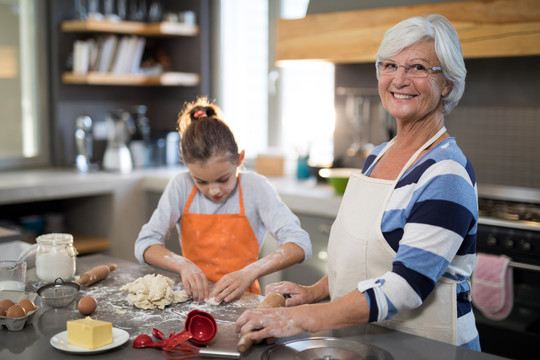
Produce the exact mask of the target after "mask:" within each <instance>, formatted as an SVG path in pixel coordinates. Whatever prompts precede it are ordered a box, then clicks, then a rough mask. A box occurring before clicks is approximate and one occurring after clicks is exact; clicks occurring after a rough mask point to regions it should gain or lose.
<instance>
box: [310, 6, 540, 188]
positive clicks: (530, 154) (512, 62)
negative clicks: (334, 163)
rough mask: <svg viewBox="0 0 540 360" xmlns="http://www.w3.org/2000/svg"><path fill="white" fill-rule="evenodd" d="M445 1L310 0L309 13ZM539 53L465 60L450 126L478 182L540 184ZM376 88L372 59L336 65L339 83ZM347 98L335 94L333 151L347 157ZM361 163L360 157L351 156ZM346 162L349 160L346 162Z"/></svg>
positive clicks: (450, 116) (448, 119)
mask: <svg viewBox="0 0 540 360" xmlns="http://www.w3.org/2000/svg"><path fill="white" fill-rule="evenodd" d="M434 2H444V1H442V0H438V1H418V0H417V1H414V0H381V1H378V2H376V3H375V2H366V1H362V2H358V1H347V0H337V1H334V2H326V1H323V0H311V1H310V5H309V8H308V13H323V12H331V11H346V10H354V9H366V8H373V7H386V6H402V5H414V4H421V3H434ZM539 63H540V57H538V56H530V57H508V58H490V59H466V66H467V71H468V73H467V83H466V89H465V94H464V96H463V98H462V100H461V102H460V104H459V105H458V106H457V107H456V108H455V109H454V110H453V112H452V113H451V114H449V115H448V116H447V118H446V126H447V128H448V131H449V132H450V134H451V135H452V136H455V137H456V139H457V142H458V145H459V146H460V147H461V148H462V150H463V151H464V152H465V154H466V155H467V157H468V158H469V159H470V160H471V162H472V163H473V166H474V168H475V171H476V175H477V179H478V182H479V183H480V184H482V183H485V184H496V185H506V186H519V187H528V188H540V161H539V158H538V155H537V154H539V153H540V142H539V141H538V139H537V138H538V135H539V134H540V92H539V91H538V90H537V86H538V84H539V83H540V70H539V69H538V66H537V64H539ZM338 87H350V88H373V89H375V88H376V87H377V79H376V77H375V68H374V65H373V64H372V63H371V64H350V65H338V66H336V88H338ZM344 107H345V104H344V99H343V98H342V97H339V96H336V116H337V118H336V129H335V134H334V141H335V146H334V155H335V157H336V158H337V159H343V158H346V156H345V151H346V149H347V147H348V146H349V145H350V144H351V141H352V136H351V134H352V132H351V127H350V124H349V123H348V122H347V121H346V119H345V116H344V111H345V109H344ZM349 163H350V164H354V166H360V165H358V164H361V163H362V161H353V160H351V159H349ZM345 165H347V164H345Z"/></svg>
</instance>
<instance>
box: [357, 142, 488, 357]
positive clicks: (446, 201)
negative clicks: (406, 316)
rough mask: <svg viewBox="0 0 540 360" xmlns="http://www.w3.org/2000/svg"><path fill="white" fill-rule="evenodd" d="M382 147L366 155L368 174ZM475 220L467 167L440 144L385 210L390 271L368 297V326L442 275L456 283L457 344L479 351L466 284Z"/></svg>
mask: <svg viewBox="0 0 540 360" xmlns="http://www.w3.org/2000/svg"><path fill="white" fill-rule="evenodd" d="M385 145H386V144H382V145H379V146H377V147H376V148H375V149H374V150H373V152H372V153H371V154H370V155H369V156H368V158H367V159H366V162H365V164H364V168H363V169H362V172H363V173H364V174H365V175H368V176H369V172H371V169H369V168H370V166H371V164H372V163H373V161H374V160H375V158H376V157H377V155H378V154H379V153H380V152H381V151H382V149H383V148H384V146H385ZM368 169H369V172H368V173H366V171H367V170H368ZM477 222H478V194H477V188H476V179H475V175H474V171H473V168H472V165H471V163H470V162H469V161H468V160H467V158H466V157H465V155H464V154H463V153H462V151H461V150H460V149H459V147H458V146H457V144H456V141H455V139H454V138H448V139H445V140H444V141H442V142H441V143H439V144H437V146H435V147H434V148H433V149H431V150H430V151H429V152H428V153H427V154H426V155H425V156H423V157H422V158H421V159H420V160H419V161H418V162H417V163H416V164H414V165H413V166H412V167H411V168H410V169H408V170H407V171H406V172H405V173H404V174H403V176H402V177H401V179H399V181H398V183H397V185H396V188H395V189H394V191H393V193H392V196H391V198H390V200H389V202H388V204H387V206H386V210H385V212H384V215H383V219H382V223H381V230H382V233H383V235H384V238H385V239H386V241H387V242H388V244H389V245H390V246H391V247H392V249H394V250H395V251H396V253H397V254H396V257H395V259H394V261H393V263H392V271H391V272H389V273H387V274H385V275H383V276H382V277H381V280H382V281H381V282H382V283H383V285H381V286H380V287H376V288H372V289H370V290H369V291H366V292H365V294H366V297H367V299H368V302H369V304H370V319H369V321H370V322H380V321H383V320H386V319H390V318H392V317H393V316H394V315H396V313H398V312H399V311H400V310H402V309H414V308H417V307H419V306H420V305H422V303H423V301H424V300H425V299H426V297H427V296H428V295H429V294H430V293H431V292H432V291H433V289H434V288H435V285H436V283H437V281H438V279H439V278H440V277H441V276H444V277H447V278H450V279H454V280H457V281H459V283H458V285H457V336H458V337H457V345H459V346H463V347H467V348H471V349H475V350H480V343H479V338H478V331H477V329H476V325H475V319H474V314H473V312H472V306H471V302H470V299H469V291H470V288H469V284H468V283H467V280H468V279H469V278H470V277H471V273H472V271H473V269H474V264H475V256H476V230H477ZM381 299H384V300H381ZM381 301H382V302H385V303H384V304H381V303H380V302H381Z"/></svg>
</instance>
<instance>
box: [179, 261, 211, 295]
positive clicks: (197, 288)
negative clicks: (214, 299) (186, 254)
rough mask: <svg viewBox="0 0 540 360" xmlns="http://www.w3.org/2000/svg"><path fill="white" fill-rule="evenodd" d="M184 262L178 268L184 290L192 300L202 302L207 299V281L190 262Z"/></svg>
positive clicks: (202, 273) (199, 270) (200, 271)
mask: <svg viewBox="0 0 540 360" xmlns="http://www.w3.org/2000/svg"><path fill="white" fill-rule="evenodd" d="M183 259H184V260H185V261H184V263H183V264H182V266H181V268H180V276H181V277H182V282H183V283H184V289H185V290H186V292H187V293H188V295H190V296H191V297H192V298H193V300H195V301H198V302H202V301H203V300H204V299H206V298H208V293H209V290H208V279H207V278H206V275H205V274H204V272H202V270H201V269H199V267H198V266H197V265H195V264H194V263H193V262H191V261H190V260H188V259H186V258H183Z"/></svg>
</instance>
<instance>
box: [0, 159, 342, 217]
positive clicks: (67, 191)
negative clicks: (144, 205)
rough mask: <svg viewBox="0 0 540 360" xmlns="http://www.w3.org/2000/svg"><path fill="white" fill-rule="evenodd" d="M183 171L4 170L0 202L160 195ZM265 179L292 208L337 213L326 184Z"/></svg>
mask: <svg viewBox="0 0 540 360" xmlns="http://www.w3.org/2000/svg"><path fill="white" fill-rule="evenodd" d="M183 170H185V167H183V166H178V167H164V168H153V169H140V170H134V171H132V172H131V173H129V174H120V173H113V172H105V171H98V172H91V173H86V174H84V173H78V172H77V171H75V170H66V169H44V170H27V171H13V172H4V173H2V177H1V178H0V205H2V204H12V203H22V202H31V201H44V200H51V199H63V198H69V197H77V196H91V195H98V194H112V193H114V192H115V191H116V190H117V189H119V188H124V187H126V186H138V188H139V189H141V190H143V191H147V192H154V193H160V194H161V193H162V192H163V190H164V189H165V186H166V185H167V183H168V182H169V180H170V179H171V178H172V177H173V176H174V175H175V174H177V173H178V172H179V171H183ZM268 179H269V180H270V182H271V183H272V184H273V185H274V186H275V187H276V189H277V191H278V192H279V194H280V196H281V197H282V199H283V201H284V202H285V203H286V204H287V205H288V206H289V207H290V208H291V209H292V210H293V211H298V212H302V213H307V214H314V215H321V216H330V217H334V216H335V215H336V214H337V211H338V209H339V204H340V202H341V196H338V195H336V194H335V193H334V191H333V189H332V187H331V186H330V185H327V184H318V183H316V182H315V181H314V180H311V179H310V180H303V181H299V180H297V179H296V178H295V177H293V176H286V177H269V178H268Z"/></svg>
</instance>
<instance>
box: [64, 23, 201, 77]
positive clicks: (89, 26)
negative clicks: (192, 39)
mask: <svg viewBox="0 0 540 360" xmlns="http://www.w3.org/2000/svg"><path fill="white" fill-rule="evenodd" d="M62 31H63V32H64V33H68V32H71V33H79V34H81V33H82V34H91V33H92V34H94V33H95V34H105V33H112V34H125V35H128V34H129V35H137V36H141V37H178V38H181V37H189V36H196V35H197V34H198V32H199V27H198V26H197V25H188V24H182V23H171V22H160V23H150V24H147V23H142V22H136V21H122V22H110V21H96V20H84V21H78V20H67V21H64V22H63V23H62ZM62 81H63V82H64V83H67V84H87V85H132V86H137V85H139V86H142V85H155V86H196V85H198V84H199V75H198V74H197V73H187V72H170V71H169V72H165V73H163V74H160V75H156V76H147V75H140V74H113V73H110V72H108V73H101V72H96V71H93V72H89V73H87V74H76V73H73V72H66V73H64V74H63V75H62Z"/></svg>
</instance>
